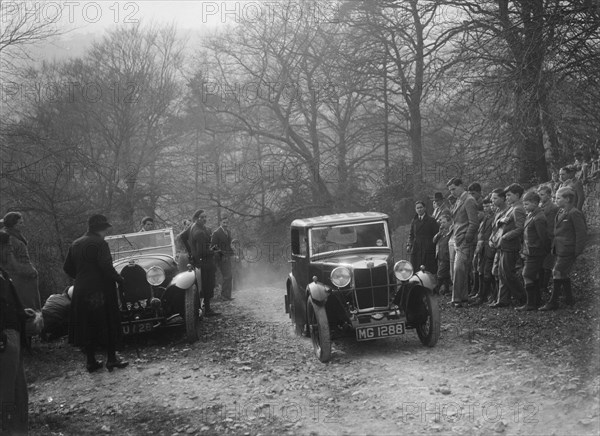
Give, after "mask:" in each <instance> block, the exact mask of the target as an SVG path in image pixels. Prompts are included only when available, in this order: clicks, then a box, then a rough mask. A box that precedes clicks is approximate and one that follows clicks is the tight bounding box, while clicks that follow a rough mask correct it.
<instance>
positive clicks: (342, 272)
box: [330, 266, 352, 288]
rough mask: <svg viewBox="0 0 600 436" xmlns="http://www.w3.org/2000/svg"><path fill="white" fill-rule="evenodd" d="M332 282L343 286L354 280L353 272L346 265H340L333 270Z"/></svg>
mask: <svg viewBox="0 0 600 436" xmlns="http://www.w3.org/2000/svg"><path fill="white" fill-rule="evenodd" d="M330 277H331V283H333V284H334V285H336V286H337V287H338V288H343V287H344V286H346V285H348V283H350V280H352V273H351V272H350V270H349V269H348V268H346V267H345V266H338V267H337V268H334V269H333V271H331V276H330Z"/></svg>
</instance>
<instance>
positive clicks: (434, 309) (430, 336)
mask: <svg viewBox="0 0 600 436" xmlns="http://www.w3.org/2000/svg"><path fill="white" fill-rule="evenodd" d="M419 303H420V305H421V307H420V309H421V310H420V312H421V311H422V312H423V314H424V315H425V317H424V318H423V321H422V322H420V323H419V324H417V325H416V326H415V327H416V329H417V335H418V336H419V339H420V340H421V343H422V344H423V345H425V346H427V347H433V346H435V344H437V341H438V339H439V338H440V307H439V302H438V297H437V296H435V295H433V294H432V293H431V292H423V293H422V294H421V295H420V296H419Z"/></svg>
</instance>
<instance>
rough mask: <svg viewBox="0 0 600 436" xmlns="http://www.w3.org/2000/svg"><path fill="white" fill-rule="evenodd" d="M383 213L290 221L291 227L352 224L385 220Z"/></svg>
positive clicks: (334, 215)
mask: <svg viewBox="0 0 600 436" xmlns="http://www.w3.org/2000/svg"><path fill="white" fill-rule="evenodd" d="M388 218H389V216H388V215H386V214H385V213H380V212H349V213H337V214H333V215H321V216H315V217H312V218H299V219H295V220H294V221H292V224H291V226H292V227H318V226H323V225H328V226H330V225H338V224H354V223H364V222H370V221H379V220H387V219H388Z"/></svg>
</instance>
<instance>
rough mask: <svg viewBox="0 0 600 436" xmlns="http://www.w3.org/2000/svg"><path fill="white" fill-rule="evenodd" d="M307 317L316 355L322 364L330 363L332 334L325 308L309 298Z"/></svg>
mask: <svg viewBox="0 0 600 436" xmlns="http://www.w3.org/2000/svg"><path fill="white" fill-rule="evenodd" d="M306 315H307V319H308V329H309V332H310V337H311V340H312V343H313V349H314V351H315V355H316V356H317V358H318V359H319V360H320V361H321V362H328V361H329V359H331V333H330V331H329V320H328V319H327V312H326V311H325V306H319V305H318V304H316V303H315V302H314V301H313V299H312V297H310V296H309V297H308V301H307V303H306Z"/></svg>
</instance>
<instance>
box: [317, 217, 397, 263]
mask: <svg viewBox="0 0 600 436" xmlns="http://www.w3.org/2000/svg"><path fill="white" fill-rule="evenodd" d="M309 235H310V247H311V255H315V254H321V253H328V252H335V251H339V250H347V249H353V248H359V249H360V248H389V242H388V235H387V231H386V223H385V222H377V223H367V224H349V225H341V226H332V227H314V228H312V229H310V232H309Z"/></svg>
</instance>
